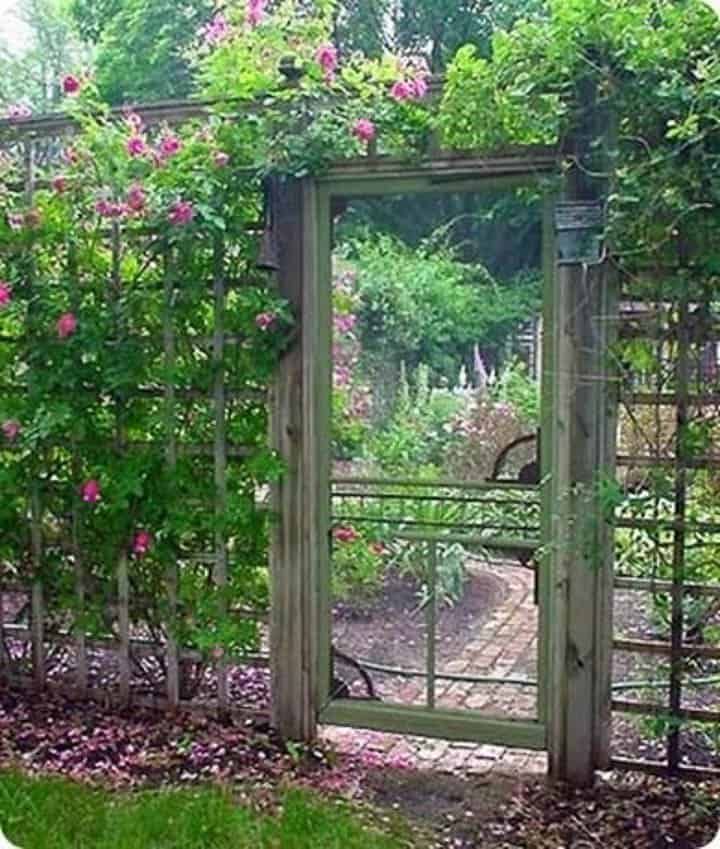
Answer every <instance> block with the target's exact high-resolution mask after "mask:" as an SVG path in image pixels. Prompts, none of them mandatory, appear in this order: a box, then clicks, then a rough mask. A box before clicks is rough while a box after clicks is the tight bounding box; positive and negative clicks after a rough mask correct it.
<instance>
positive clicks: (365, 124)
mask: <svg viewBox="0 0 720 849" xmlns="http://www.w3.org/2000/svg"><path fill="white" fill-rule="evenodd" d="M353 135H354V136H355V138H356V139H358V140H359V141H361V142H364V143H365V144H369V143H370V142H371V141H372V140H373V139H374V138H375V136H376V135H377V129H376V127H375V124H374V123H373V122H372V121H371V120H370V119H369V118H360V119H359V120H357V121H356V122H355V126H354V127H353Z"/></svg>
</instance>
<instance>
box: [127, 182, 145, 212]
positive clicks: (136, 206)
mask: <svg viewBox="0 0 720 849" xmlns="http://www.w3.org/2000/svg"><path fill="white" fill-rule="evenodd" d="M146 203H147V195H146V194H145V190H144V189H143V187H142V186H141V185H140V184H139V183H133V184H132V186H130V188H129V189H128V193H127V207H128V209H131V210H132V211H133V212H142V211H143V210H144V209H145V204H146Z"/></svg>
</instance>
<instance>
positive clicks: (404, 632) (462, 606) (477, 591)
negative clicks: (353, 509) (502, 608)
mask: <svg viewBox="0 0 720 849" xmlns="http://www.w3.org/2000/svg"><path fill="white" fill-rule="evenodd" d="M507 594H508V590H507V585H506V583H505V581H504V580H503V578H502V576H501V575H498V574H492V573H489V572H487V571H485V570H480V569H477V568H473V567H472V566H471V567H470V568H469V572H468V578H467V581H466V583H465V588H464V592H463V594H462V597H461V598H460V599H459V600H458V601H457V602H456V603H455V604H449V603H446V604H443V605H442V606H441V607H440V609H439V610H438V617H437V633H438V642H437V658H438V660H439V661H440V662H441V663H442V662H447V661H450V660H453V659H455V658H457V657H458V656H460V655H461V654H462V653H463V650H464V648H465V647H466V645H467V644H468V643H469V642H470V641H471V640H472V639H473V637H475V635H477V632H478V629H479V628H480V627H481V626H482V625H483V624H484V623H485V622H486V621H487V619H488V618H489V617H490V616H491V614H492V613H493V611H494V610H495V609H496V608H497V607H498V606H499V605H501V604H502V603H503V602H504V600H505V598H506V597H507ZM422 599H423V594H422V586H421V584H420V582H418V581H416V580H413V579H412V578H410V577H409V576H403V575H399V574H398V573H397V572H389V573H388V575H387V577H386V580H385V583H384V585H383V587H382V589H381V590H380V591H379V592H378V593H376V594H375V595H374V596H373V597H372V598H367V599H359V600H353V601H349V602H339V603H337V604H335V606H334V610H333V614H334V615H333V641H334V643H335V645H336V646H337V648H339V649H340V650H341V651H342V652H343V653H345V654H347V655H350V656H351V657H361V658H363V659H365V660H369V661H371V662H373V663H381V664H384V665H386V666H395V667H402V668H404V669H409V668H412V669H417V668H423V667H424V665H425V633H426V626H425V616H426V611H425V607H424V606H423V601H422Z"/></svg>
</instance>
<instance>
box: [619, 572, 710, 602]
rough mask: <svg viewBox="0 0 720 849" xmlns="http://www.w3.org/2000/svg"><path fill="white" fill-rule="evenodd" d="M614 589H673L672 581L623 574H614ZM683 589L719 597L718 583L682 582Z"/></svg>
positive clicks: (696, 593)
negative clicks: (631, 576) (630, 576)
mask: <svg viewBox="0 0 720 849" xmlns="http://www.w3.org/2000/svg"><path fill="white" fill-rule="evenodd" d="M614 585H615V589H618V590H638V591H641V592H671V591H672V589H673V584H672V581H655V580H652V579H651V578H629V577H624V576H616V577H615V581H614ZM683 591H684V592H686V593H692V594H694V595H707V596H718V597H720V584H696V583H686V584H683Z"/></svg>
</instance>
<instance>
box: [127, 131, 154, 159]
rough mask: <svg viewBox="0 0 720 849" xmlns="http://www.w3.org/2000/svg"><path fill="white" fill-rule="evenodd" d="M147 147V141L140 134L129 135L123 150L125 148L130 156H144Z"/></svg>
mask: <svg viewBox="0 0 720 849" xmlns="http://www.w3.org/2000/svg"><path fill="white" fill-rule="evenodd" d="M147 149H148V147H147V143H146V141H145V139H144V138H143V137H142V136H140V135H132V136H130V138H129V139H128V140H127V143H126V144H125V150H127V152H128V154H129V155H130V156H144V155H145V154H146V153H147Z"/></svg>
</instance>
